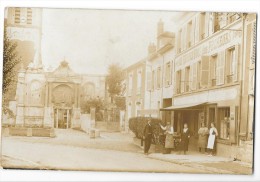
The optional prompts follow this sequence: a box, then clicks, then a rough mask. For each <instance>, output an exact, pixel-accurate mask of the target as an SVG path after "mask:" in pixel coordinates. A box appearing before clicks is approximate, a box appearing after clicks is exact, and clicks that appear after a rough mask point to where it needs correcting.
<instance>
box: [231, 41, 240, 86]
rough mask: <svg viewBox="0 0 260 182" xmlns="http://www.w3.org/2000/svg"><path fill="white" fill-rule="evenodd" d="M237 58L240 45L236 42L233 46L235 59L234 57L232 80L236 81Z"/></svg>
mask: <svg viewBox="0 0 260 182" xmlns="http://www.w3.org/2000/svg"><path fill="white" fill-rule="evenodd" d="M239 58H240V45H239V44H237V45H236V46H235V59H234V61H235V62H234V70H233V71H234V75H233V81H234V82H236V81H238V65H239Z"/></svg>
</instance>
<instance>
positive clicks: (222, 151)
mask: <svg viewBox="0 0 260 182" xmlns="http://www.w3.org/2000/svg"><path fill="white" fill-rule="evenodd" d="M217 155H218V156H223V157H229V158H236V159H238V160H241V161H243V162H249V163H252V161H253V142H252V141H241V143H240V145H239V146H236V145H227V144H223V143H217Z"/></svg>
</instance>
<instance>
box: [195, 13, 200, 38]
mask: <svg viewBox="0 0 260 182" xmlns="http://www.w3.org/2000/svg"><path fill="white" fill-rule="evenodd" d="M195 20H196V21H195V43H197V42H199V38H200V24H199V23H200V13H198V14H197V15H196V19H195Z"/></svg>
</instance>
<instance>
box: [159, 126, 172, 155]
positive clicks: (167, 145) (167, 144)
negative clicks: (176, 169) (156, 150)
mask: <svg viewBox="0 0 260 182" xmlns="http://www.w3.org/2000/svg"><path fill="white" fill-rule="evenodd" d="M160 126H161V128H162V130H164V134H165V135H166V138H165V148H166V149H168V151H167V153H169V152H171V149H173V148H174V138H173V132H174V130H173V127H172V126H171V123H170V122H167V125H166V126H162V125H161V124H160Z"/></svg>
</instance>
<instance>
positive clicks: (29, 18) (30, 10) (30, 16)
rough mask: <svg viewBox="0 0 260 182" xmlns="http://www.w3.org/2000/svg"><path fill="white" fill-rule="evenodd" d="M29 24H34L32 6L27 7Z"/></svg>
mask: <svg viewBox="0 0 260 182" xmlns="http://www.w3.org/2000/svg"><path fill="white" fill-rule="evenodd" d="M27 24H29V25H30V24H32V8H27Z"/></svg>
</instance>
